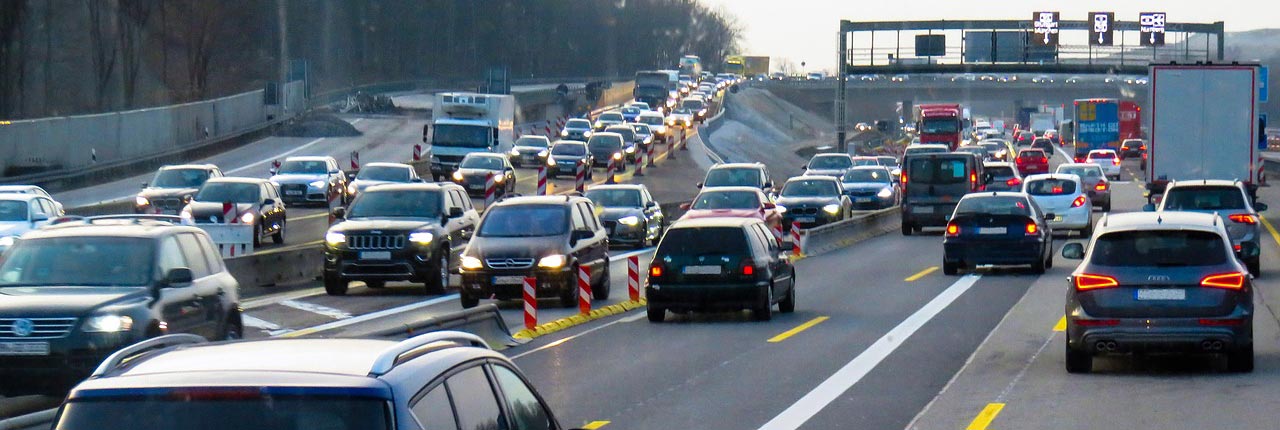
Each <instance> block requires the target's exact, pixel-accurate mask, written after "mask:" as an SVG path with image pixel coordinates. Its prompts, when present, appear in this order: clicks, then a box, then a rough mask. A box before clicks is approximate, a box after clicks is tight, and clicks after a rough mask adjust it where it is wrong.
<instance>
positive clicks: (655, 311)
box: [645, 305, 667, 323]
mask: <svg viewBox="0 0 1280 430" xmlns="http://www.w3.org/2000/svg"><path fill="white" fill-rule="evenodd" d="M645 313H646V314H648V316H649V322H655V323H660V322H662V321H664V320H666V319H667V310H666V309H665V308H662V307H658V306H654V305H648V306H646V307H645Z"/></svg>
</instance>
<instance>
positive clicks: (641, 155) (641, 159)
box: [636, 151, 645, 176]
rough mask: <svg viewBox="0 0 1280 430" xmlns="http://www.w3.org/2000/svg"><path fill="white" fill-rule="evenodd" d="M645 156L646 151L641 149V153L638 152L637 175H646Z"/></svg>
mask: <svg viewBox="0 0 1280 430" xmlns="http://www.w3.org/2000/svg"><path fill="white" fill-rule="evenodd" d="M644 157H645V152H644V151H639V153H638V154H636V176H644V164H645V163H644Z"/></svg>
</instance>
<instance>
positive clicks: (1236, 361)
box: [1227, 343, 1253, 373]
mask: <svg viewBox="0 0 1280 430" xmlns="http://www.w3.org/2000/svg"><path fill="white" fill-rule="evenodd" d="M1227 370H1228V371H1231V372H1234V373H1249V372H1252V371H1253V343H1250V344H1248V345H1246V346H1242V347H1240V348H1236V350H1234V351H1231V352H1230V353H1228V354H1227Z"/></svg>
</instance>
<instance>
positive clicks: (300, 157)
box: [284, 155, 333, 161]
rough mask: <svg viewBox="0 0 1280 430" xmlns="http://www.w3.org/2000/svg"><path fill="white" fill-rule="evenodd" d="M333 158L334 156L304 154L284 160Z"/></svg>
mask: <svg viewBox="0 0 1280 430" xmlns="http://www.w3.org/2000/svg"><path fill="white" fill-rule="evenodd" d="M331 158H333V157H326V156H321V155H303V156H295V157H289V158H285V159H284V161H329V159H331Z"/></svg>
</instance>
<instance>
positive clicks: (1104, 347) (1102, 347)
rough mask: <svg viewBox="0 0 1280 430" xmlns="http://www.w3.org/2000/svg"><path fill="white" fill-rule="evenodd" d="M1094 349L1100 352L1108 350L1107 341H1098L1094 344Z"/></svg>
mask: <svg viewBox="0 0 1280 430" xmlns="http://www.w3.org/2000/svg"><path fill="white" fill-rule="evenodd" d="M1093 349H1096V350H1098V351H1099V352H1102V351H1106V350H1107V343H1106V342H1103V341H1098V343H1095V344H1093Z"/></svg>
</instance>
